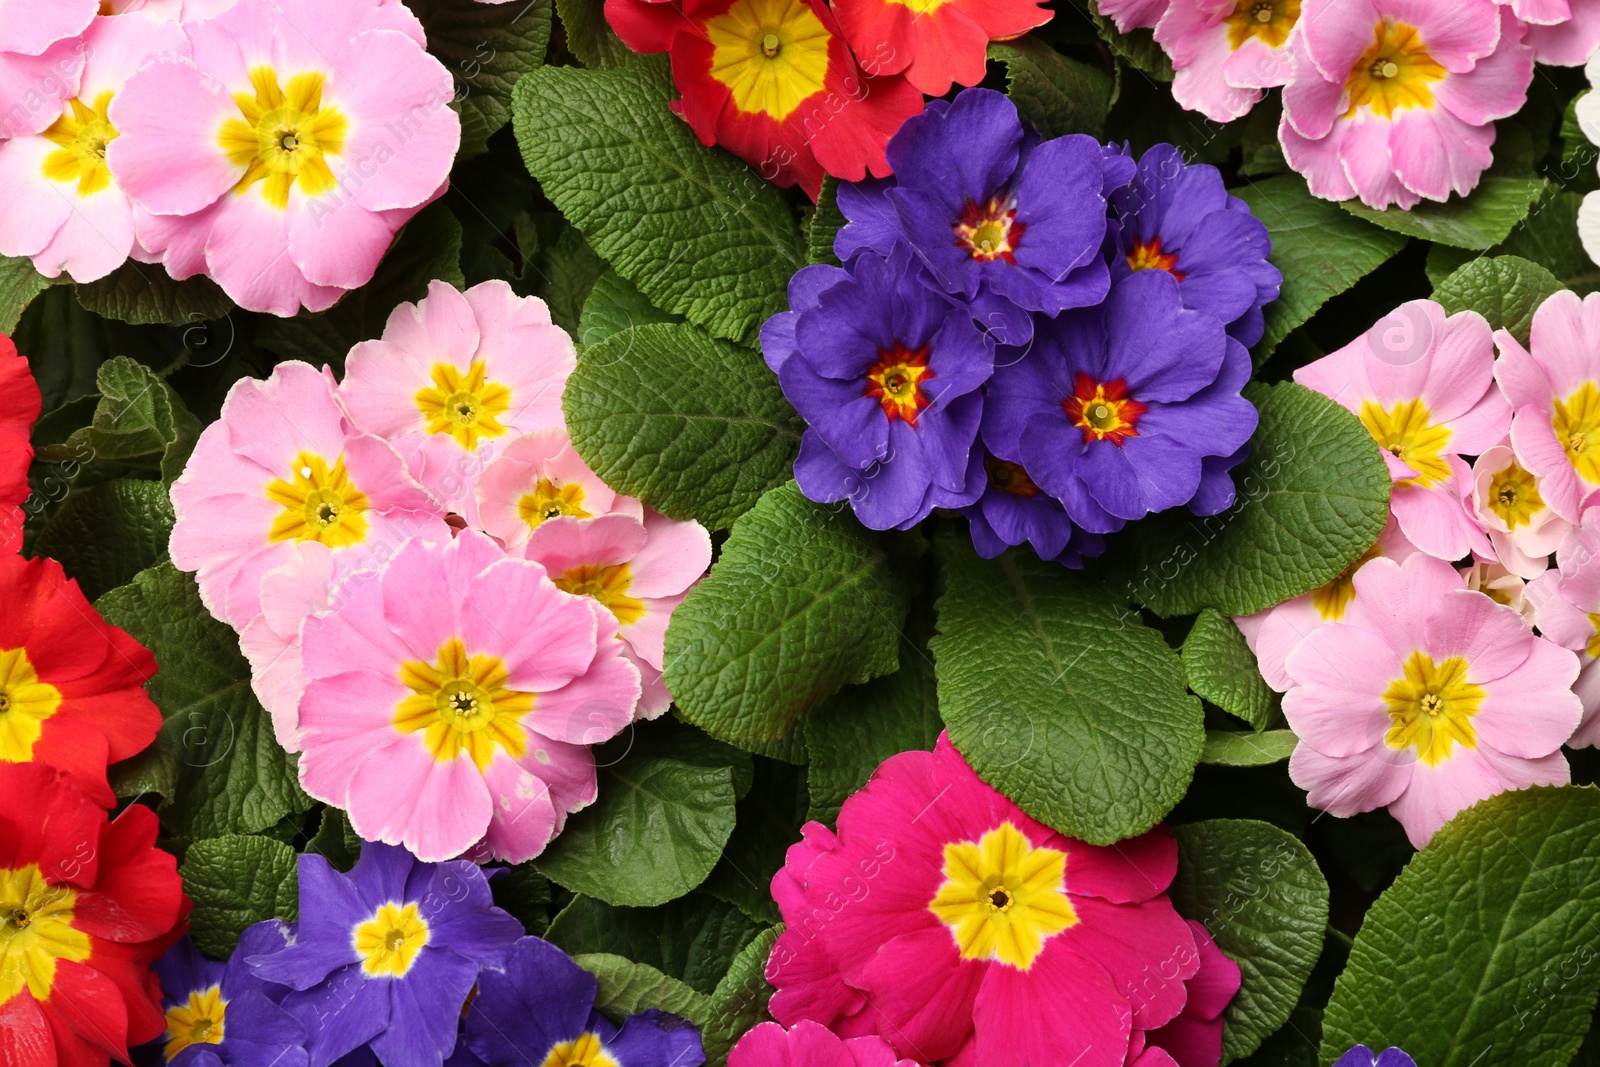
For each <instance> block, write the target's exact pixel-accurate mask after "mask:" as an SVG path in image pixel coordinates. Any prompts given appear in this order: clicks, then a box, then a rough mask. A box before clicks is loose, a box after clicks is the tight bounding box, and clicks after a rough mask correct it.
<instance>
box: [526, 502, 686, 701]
mask: <svg viewBox="0 0 1600 1067" xmlns="http://www.w3.org/2000/svg"><path fill="white" fill-rule="evenodd" d="M523 554H524V555H525V556H526V557H527V558H528V559H532V560H537V561H538V562H539V563H540V564H542V565H543V566H544V568H545V570H546V571H547V572H548V573H549V575H550V577H551V579H552V580H554V582H555V583H556V585H557V586H558V587H559V588H561V589H564V590H566V591H567V592H569V593H574V594H577V595H579V596H587V597H592V598H593V599H594V600H596V601H597V602H599V603H600V604H601V605H603V606H604V607H605V608H607V609H608V610H609V611H610V612H611V614H612V615H614V616H615V617H616V620H617V623H618V625H619V626H620V627H621V629H620V631H619V632H618V634H617V636H618V637H619V638H620V639H621V640H622V642H623V644H624V645H626V647H627V650H628V654H629V657H630V658H631V659H633V660H634V661H635V663H636V664H637V665H638V666H639V672H640V674H641V676H642V677H643V678H644V679H645V693H644V697H643V699H642V700H641V701H640V707H639V715H640V717H641V718H647V719H648V718H655V717H656V716H657V715H660V714H661V713H662V712H664V711H666V710H667V708H668V706H670V705H671V703H672V697H671V694H670V693H669V692H668V691H667V687H666V684H665V682H664V681H663V680H662V677H661V671H662V665H663V658H664V655H665V645H666V637H667V624H668V623H669V622H671V621H672V612H673V611H674V610H675V609H676V608H677V606H678V605H679V604H681V603H683V599H684V597H686V596H688V594H689V589H690V588H691V587H692V586H693V585H694V584H695V583H696V582H698V581H699V580H700V578H701V576H702V575H704V574H705V573H706V569H707V568H708V567H710V566H711V535H710V534H708V533H707V532H706V529H705V527H703V526H701V525H700V524H699V523H698V522H692V521H691V522H684V521H680V520H678V519H669V518H667V517H666V516H665V515H662V514H660V513H658V512H655V511H651V510H648V509H646V511H645V513H644V519H643V521H641V520H639V519H635V518H633V517H631V516H629V515H618V514H613V515H601V516H599V517H597V518H594V519H581V518H576V517H568V516H557V517H555V518H552V519H547V520H546V521H544V522H542V523H540V525H539V527H538V528H537V529H535V530H533V531H532V534H531V536H530V537H529V538H528V541H527V544H526V545H525V546H524V547H523Z"/></svg>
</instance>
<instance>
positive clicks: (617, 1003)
mask: <svg viewBox="0 0 1600 1067" xmlns="http://www.w3.org/2000/svg"><path fill="white" fill-rule="evenodd" d="M573 959H574V961H575V962H576V963H577V964H578V966H580V967H582V968H583V969H584V970H586V971H588V972H589V973H590V974H593V975H594V976H595V977H596V978H598V979H599V980H600V990H599V994H598V995H597V996H596V997H595V1001H594V1006H595V1008H596V1009H597V1010H599V1012H600V1013H601V1014H602V1015H604V1016H606V1017H607V1018H608V1019H610V1020H611V1021H612V1022H614V1023H621V1022H622V1021H623V1020H624V1019H626V1018H627V1017H628V1016H630V1015H637V1014H638V1013H639V1012H641V1011H648V1010H649V1009H651V1008H658V1009H660V1010H661V1011H668V1012H671V1013H672V1014H674V1015H681V1016H683V1017H684V1018H685V1019H688V1020H689V1021H690V1022H693V1023H695V1024H696V1025H700V1021H701V1020H703V1019H706V1018H709V1017H710V1014H711V998H709V997H708V996H706V994H704V993H700V992H697V991H696V990H694V989H692V988H690V987H689V986H687V985H685V984H684V983H682V982H680V981H678V980H677V979H676V978H671V977H668V976H667V975H664V974H662V973H661V972H660V971H658V970H656V969H655V968H654V967H651V966H649V965H648V964H644V963H634V962H633V961H632V960H630V959H626V958H625V957H622V956H618V955H616V954H614V953H610V952H586V953H584V954H583V955H580V956H575V957H573Z"/></svg>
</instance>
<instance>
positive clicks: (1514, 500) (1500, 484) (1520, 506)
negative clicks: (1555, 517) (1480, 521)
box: [1488, 463, 1544, 530]
mask: <svg viewBox="0 0 1600 1067" xmlns="http://www.w3.org/2000/svg"><path fill="white" fill-rule="evenodd" d="M1488 504H1489V510H1490V511H1492V512H1494V513H1495V514H1496V515H1498V516H1500V521H1502V522H1504V523H1505V524H1506V528H1507V529H1509V530H1515V529H1516V528H1517V527H1518V526H1526V525H1529V524H1531V523H1532V522H1533V517H1534V516H1535V515H1537V514H1538V513H1539V512H1541V511H1543V510H1544V499H1543V498H1542V497H1540V496H1539V486H1538V484H1537V483H1536V482H1535V481H1534V479H1533V475H1532V474H1530V473H1529V472H1528V471H1526V470H1524V469H1523V468H1522V467H1521V466H1519V465H1517V464H1516V463H1513V464H1511V466H1509V467H1507V468H1506V469H1505V470H1503V471H1500V472H1498V473H1497V474H1495V475H1494V476H1493V477H1492V478H1490V479H1489V500H1488Z"/></svg>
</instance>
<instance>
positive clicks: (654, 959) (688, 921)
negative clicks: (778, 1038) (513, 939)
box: [544, 892, 762, 995]
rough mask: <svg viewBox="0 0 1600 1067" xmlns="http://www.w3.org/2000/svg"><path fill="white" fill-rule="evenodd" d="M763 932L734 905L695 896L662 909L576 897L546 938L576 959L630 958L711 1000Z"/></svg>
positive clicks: (563, 911) (759, 925)
mask: <svg viewBox="0 0 1600 1067" xmlns="http://www.w3.org/2000/svg"><path fill="white" fill-rule="evenodd" d="M761 930H762V925H761V924H760V923H758V922H756V921H755V920H753V919H751V918H749V917H748V916H746V915H745V914H744V912H742V911H740V910H739V909H738V908H736V907H734V906H733V905H732V904H728V903H726V902H724V901H721V900H717V899H716V898H715V897H712V896H709V895H707V894H705V893H701V892H694V893H690V894H689V895H688V896H685V897H679V898H678V899H677V900H674V901H672V902H670V903H668V904H663V905H661V906H660V907H656V908H618V907H613V906H612V905H610V904H607V903H605V902H604V901H600V900H595V899H594V898H592V897H585V896H578V897H574V898H573V899H572V902H571V903H569V904H568V905H567V906H566V907H565V908H563V909H561V913H560V914H559V915H557V916H556V917H555V921H554V922H552V923H551V924H550V929H549V931H548V932H546V934H545V935H544V936H545V940H547V941H550V942H552V943H553V944H556V945H559V946H560V947H561V948H562V949H564V950H566V951H567V952H568V953H570V954H572V955H574V956H576V955H580V954H584V953H591V952H610V953H614V954H616V955H619V956H625V957H627V958H628V959H630V960H633V961H635V962H637V963H643V964H648V965H649V966H651V967H654V968H655V969H656V970H658V971H661V972H662V973H663V974H666V975H669V976H670V977H673V978H676V979H678V980H680V981H682V982H683V983H684V984H685V985H688V986H690V987H691V988H694V989H696V990H699V991H700V992H701V993H705V994H708V995H709V994H711V993H713V992H715V991H716V988H717V983H718V982H720V981H721V980H722V977H723V975H725V974H727V973H728V967H729V965H730V964H732V962H733V959H734V957H735V956H736V955H738V953H739V950H740V949H742V948H744V947H745V946H746V945H748V944H749V943H750V941H751V939H753V938H754V937H755V936H756V935H757V934H758V933H760V932H761Z"/></svg>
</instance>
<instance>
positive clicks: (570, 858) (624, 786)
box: [537, 751, 734, 907]
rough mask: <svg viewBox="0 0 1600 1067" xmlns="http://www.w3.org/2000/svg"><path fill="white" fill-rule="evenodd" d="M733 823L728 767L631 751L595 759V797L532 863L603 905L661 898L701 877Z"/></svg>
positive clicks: (654, 901) (653, 902) (644, 903)
mask: <svg viewBox="0 0 1600 1067" xmlns="http://www.w3.org/2000/svg"><path fill="white" fill-rule="evenodd" d="M733 823H734V798H733V770H732V768H731V767H728V766H726V765H724V766H721V767H706V766H695V765H693V764H690V763H684V762H682V761H681V760H676V759H671V758H668V757H665V756H661V755H657V754H655V753H652V752H649V751H636V752H632V753H630V754H629V755H628V756H627V758H625V759H622V760H621V761H620V762H616V763H613V764H612V765H610V766H604V765H602V767H601V770H600V794H599V799H598V800H596V801H595V802H594V803H593V804H592V805H590V806H589V807H587V808H585V809H584V810H583V811H580V812H578V813H577V814H576V815H574V816H572V818H571V819H569V820H568V821H567V826H566V829H565V830H563V831H562V832H561V836H560V837H558V838H556V840H555V842H554V843H553V844H552V845H551V846H550V847H549V848H548V849H546V850H545V852H544V854H543V855H542V856H540V857H539V859H538V861H537V865H538V869H539V872H540V873H541V874H543V875H545V876H546V877H548V878H549V879H551V880H552V881H554V882H557V883H559V884H560V885H563V886H566V887H567V888H568V889H570V890H572V891H573V892H575V893H584V894H586V895H588V896H591V897H596V898H598V899H600V900H603V901H605V902H606V903H608V904H618V905H631V906H637V907H650V906H653V905H656V904H665V903H666V902H667V901H669V900H672V899H674V898H675V897H681V896H683V895H684V894H685V893H687V892H689V890H691V889H693V888H694V887H695V886H697V885H699V884H700V883H701V882H703V881H705V879H706V875H708V874H710V873H711V868H712V867H714V866H716V863H717V860H718V859H719V858H720V857H721V855H722V848H723V846H724V845H726V844H727V843H728V835H729V834H731V833H733Z"/></svg>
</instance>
